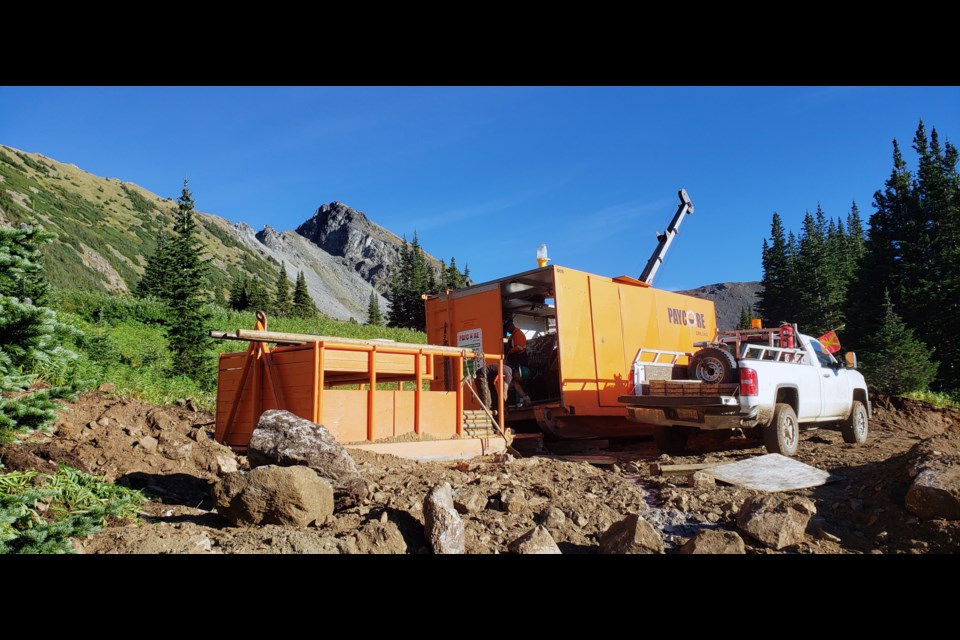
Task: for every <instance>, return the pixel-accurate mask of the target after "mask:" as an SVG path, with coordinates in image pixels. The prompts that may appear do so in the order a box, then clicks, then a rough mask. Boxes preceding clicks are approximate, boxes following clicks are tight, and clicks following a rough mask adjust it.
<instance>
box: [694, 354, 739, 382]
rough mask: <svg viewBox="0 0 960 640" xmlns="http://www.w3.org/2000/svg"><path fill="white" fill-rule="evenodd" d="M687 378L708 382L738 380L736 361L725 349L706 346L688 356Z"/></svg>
mask: <svg viewBox="0 0 960 640" xmlns="http://www.w3.org/2000/svg"><path fill="white" fill-rule="evenodd" d="M687 379H689V380H700V381H701V382H707V383H710V384H726V383H730V382H738V381H739V380H740V376H739V374H738V373H737V361H736V360H735V359H734V357H733V354H731V353H730V352H729V351H727V350H725V349H718V348H717V347H706V348H704V349H700V350H699V351H697V352H696V353H695V354H693V355H692V356H690V363H689V364H687Z"/></svg>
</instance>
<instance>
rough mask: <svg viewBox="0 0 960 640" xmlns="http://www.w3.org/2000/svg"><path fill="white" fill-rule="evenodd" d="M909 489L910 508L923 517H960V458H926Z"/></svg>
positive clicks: (909, 509)
mask: <svg viewBox="0 0 960 640" xmlns="http://www.w3.org/2000/svg"><path fill="white" fill-rule="evenodd" d="M917 472H918V473H917V475H916V477H915V478H914V479H913V484H911V485H910V488H909V489H908V490H907V496H906V499H905V501H904V504H905V506H906V508H907V511H909V512H910V513H912V514H914V515H915V516H918V517H920V518H924V519H928V518H947V519H948V520H958V519H960V457H957V456H942V457H938V458H931V459H927V460H925V461H924V462H923V463H922V464H920V465H918V467H917Z"/></svg>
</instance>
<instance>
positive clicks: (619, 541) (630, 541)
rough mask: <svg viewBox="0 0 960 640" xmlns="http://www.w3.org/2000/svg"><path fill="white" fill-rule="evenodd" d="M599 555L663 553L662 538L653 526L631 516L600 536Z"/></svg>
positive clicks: (637, 516) (636, 516)
mask: <svg viewBox="0 0 960 640" xmlns="http://www.w3.org/2000/svg"><path fill="white" fill-rule="evenodd" d="M598 552H599V553H616V554H622V553H663V538H661V537H660V533H659V532H658V531H657V530H656V529H654V528H653V525H652V524H650V523H649V522H647V521H646V520H644V519H643V518H641V517H640V516H639V515H636V514H631V515H629V516H627V517H626V518H624V519H623V520H620V521H619V522H616V523H614V524H612V525H611V526H610V528H609V529H607V530H606V531H605V532H604V533H603V535H602V536H600V548H599V550H598Z"/></svg>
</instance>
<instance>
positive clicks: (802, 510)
mask: <svg viewBox="0 0 960 640" xmlns="http://www.w3.org/2000/svg"><path fill="white" fill-rule="evenodd" d="M816 512H817V508H816V506H814V504H813V501H812V500H810V499H809V498H804V497H802V496H789V497H787V498H784V497H781V496H778V495H763V496H756V497H752V498H748V499H747V501H746V502H744V503H743V506H742V507H741V508H740V513H739V514H738V515H737V528H738V529H740V531H742V532H744V533H746V534H747V535H749V536H750V537H751V538H753V539H755V540H757V541H759V542H761V543H763V544H765V545H766V546H768V547H770V548H772V549H778V550H779V549H784V548H786V547H792V546H794V545H797V544H800V543H801V542H803V540H804V537H805V532H806V529H807V524H808V523H809V522H810V518H811V516H813V515H814V514H815V513H816Z"/></svg>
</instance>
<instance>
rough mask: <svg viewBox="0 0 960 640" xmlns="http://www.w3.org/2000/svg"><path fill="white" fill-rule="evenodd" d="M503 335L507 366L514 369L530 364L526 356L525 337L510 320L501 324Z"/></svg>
mask: <svg viewBox="0 0 960 640" xmlns="http://www.w3.org/2000/svg"><path fill="white" fill-rule="evenodd" d="M503 335H504V337H505V338H506V341H507V346H506V352H507V353H506V356H507V364H508V365H510V366H511V367H512V368H514V369H516V368H517V367H521V366H522V367H526V366H527V365H528V364H529V362H530V357H529V356H528V355H527V336H525V335H523V331H520V330H519V329H517V326H516V325H515V324H513V321H512V320H508V321H507V322H505V323H504V324H503Z"/></svg>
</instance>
